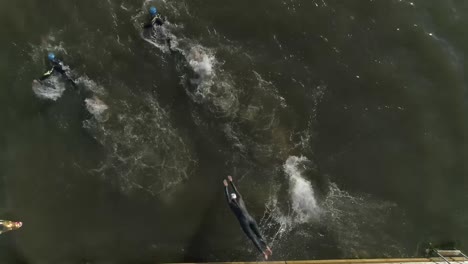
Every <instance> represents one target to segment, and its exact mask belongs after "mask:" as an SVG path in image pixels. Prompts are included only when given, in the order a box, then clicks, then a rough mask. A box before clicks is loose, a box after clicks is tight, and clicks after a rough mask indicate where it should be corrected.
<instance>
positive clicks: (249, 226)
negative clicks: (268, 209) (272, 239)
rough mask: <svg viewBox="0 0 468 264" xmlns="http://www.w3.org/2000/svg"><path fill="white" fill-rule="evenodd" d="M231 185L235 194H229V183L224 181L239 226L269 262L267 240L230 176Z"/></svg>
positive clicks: (269, 250)
mask: <svg viewBox="0 0 468 264" xmlns="http://www.w3.org/2000/svg"><path fill="white" fill-rule="evenodd" d="M228 180H229V183H230V184H231V187H232V189H233V190H234V192H233V193H231V194H229V187H228V182H227V181H226V180H224V181H223V183H224V187H225V194H226V199H227V202H228V204H229V207H230V208H231V210H232V212H233V213H234V215H236V217H237V220H239V224H240V226H241V227H242V230H243V231H244V233H245V234H246V235H247V237H248V238H249V239H250V240H252V242H253V244H254V245H255V247H256V248H257V249H258V250H259V251H260V252H261V253H262V254H263V256H264V257H265V260H268V255H270V256H271V255H272V254H273V252H272V251H271V249H270V247H268V245H267V244H266V242H265V239H264V238H263V236H262V235H261V233H260V230H259V228H258V225H257V222H255V220H254V219H253V217H252V216H250V214H249V212H248V211H247V208H246V207H245V203H244V200H243V199H242V196H241V194H240V193H239V191H238V190H237V188H236V186H235V185H234V183H233V182H232V177H231V176H228Z"/></svg>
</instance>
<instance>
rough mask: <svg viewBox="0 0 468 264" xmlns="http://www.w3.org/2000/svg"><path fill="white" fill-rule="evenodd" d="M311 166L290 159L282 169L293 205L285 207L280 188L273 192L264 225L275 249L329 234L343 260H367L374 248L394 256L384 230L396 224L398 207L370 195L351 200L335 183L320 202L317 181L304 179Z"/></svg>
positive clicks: (302, 160)
mask: <svg viewBox="0 0 468 264" xmlns="http://www.w3.org/2000/svg"><path fill="white" fill-rule="evenodd" d="M310 166H313V164H311V161H310V160H308V159H307V158H306V157H297V156H290V157H289V158H288V159H287V160H286V162H285V164H284V165H283V171H284V175H285V177H287V179H288V181H287V185H288V186H287V190H288V191H287V193H288V198H289V200H288V201H282V200H281V199H280V196H279V194H278V193H280V191H279V189H278V188H280V187H278V186H276V187H274V188H273V191H272V192H273V194H272V195H271V197H270V200H269V201H268V203H267V204H266V207H267V210H266V212H265V215H264V217H263V218H262V221H261V224H262V229H263V230H265V231H266V232H267V233H268V234H269V236H270V239H271V240H272V241H273V243H274V244H278V243H280V241H283V240H287V239H288V236H289V235H290V234H295V235H300V236H305V237H313V236H316V237H319V236H322V234H321V231H320V230H322V229H325V230H328V232H332V234H334V236H336V237H337V245H338V249H339V250H341V251H342V253H343V255H344V256H347V257H363V256H369V255H368V250H370V249H371V248H372V247H373V246H375V243H381V245H385V246H386V248H387V251H386V252H383V254H387V255H391V254H395V252H396V251H398V248H397V247H396V245H397V242H396V241H394V240H393V239H392V238H391V237H390V236H389V235H385V234H382V232H381V230H383V229H385V228H387V227H388V226H389V225H390V224H394V223H392V222H391V214H392V212H393V211H396V210H397V206H396V204H393V203H389V202H385V201H379V200H375V199H373V198H372V197H370V196H368V195H352V194H350V193H348V192H346V191H343V190H341V189H340V188H339V187H338V186H337V184H335V183H330V185H329V187H328V192H327V193H326V194H325V196H324V197H323V198H321V199H318V196H317V194H316V192H315V191H314V185H313V184H312V182H311V181H310V180H309V179H308V177H310V176H313V175H306V172H307V171H309V169H310V168H308V167H310ZM304 230H306V231H305V232H302V231H304ZM398 253H400V252H398Z"/></svg>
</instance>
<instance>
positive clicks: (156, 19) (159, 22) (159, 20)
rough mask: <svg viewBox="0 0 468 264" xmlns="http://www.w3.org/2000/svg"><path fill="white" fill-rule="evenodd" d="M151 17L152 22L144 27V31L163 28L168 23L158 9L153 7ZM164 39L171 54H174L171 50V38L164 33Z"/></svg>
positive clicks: (150, 11) (150, 10) (150, 12)
mask: <svg viewBox="0 0 468 264" xmlns="http://www.w3.org/2000/svg"><path fill="white" fill-rule="evenodd" d="M149 15H150V20H149V22H148V23H146V24H145V25H143V28H144V29H154V28H155V27H156V29H158V28H161V27H162V26H163V25H164V23H166V19H164V18H163V17H162V16H161V15H160V14H159V13H158V10H157V9H156V7H154V6H152V7H150V9H149ZM163 38H165V41H166V44H167V46H168V48H169V50H170V51H171V52H173V50H172V48H171V38H169V37H168V36H167V35H166V34H164V32H163Z"/></svg>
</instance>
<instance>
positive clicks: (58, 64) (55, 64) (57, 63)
mask: <svg viewBox="0 0 468 264" xmlns="http://www.w3.org/2000/svg"><path fill="white" fill-rule="evenodd" d="M50 63H51V64H52V69H50V71H48V72H46V73H44V74H43V75H42V77H41V78H40V80H41V81H43V80H45V79H47V78H49V77H50V76H51V75H52V74H53V73H54V72H58V73H60V74H62V76H64V77H65V78H66V79H67V80H68V81H70V82H71V83H72V84H73V86H75V87H76V83H75V81H74V80H73V78H72V77H71V76H70V71H69V70H68V69H65V68H66V66H65V65H64V64H63V62H62V61H61V60H59V59H54V60H52V61H51V62H50Z"/></svg>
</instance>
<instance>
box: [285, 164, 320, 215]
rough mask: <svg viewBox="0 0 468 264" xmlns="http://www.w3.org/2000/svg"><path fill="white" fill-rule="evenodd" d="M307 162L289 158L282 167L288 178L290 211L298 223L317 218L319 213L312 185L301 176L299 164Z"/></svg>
mask: <svg viewBox="0 0 468 264" xmlns="http://www.w3.org/2000/svg"><path fill="white" fill-rule="evenodd" d="M308 161H309V160H308V159H307V158H306V157H296V156H290V157H289V158H288V159H287V160H286V163H285V164H284V166H283V168H284V171H285V173H286V174H287V175H288V177H289V194H290V198H291V202H292V209H293V211H294V213H295V215H296V217H295V219H294V220H295V221H296V222H298V223H307V222H309V221H310V220H312V219H315V218H317V217H318V216H319V215H320V211H321V209H320V207H319V206H318V204H317V200H316V199H315V195H314V190H313V188H312V184H311V183H310V181H308V180H306V179H305V178H304V176H303V175H302V173H303V169H302V168H301V166H303V165H302V164H301V163H303V162H308Z"/></svg>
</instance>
